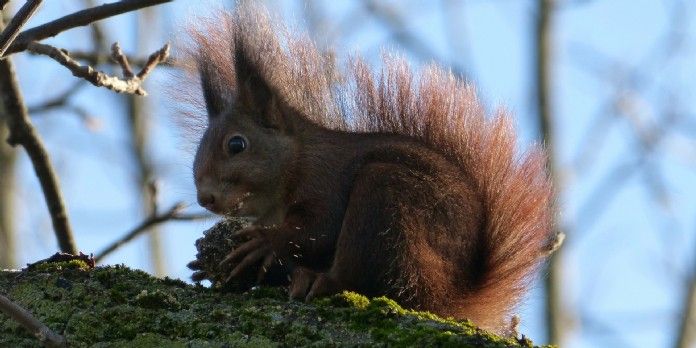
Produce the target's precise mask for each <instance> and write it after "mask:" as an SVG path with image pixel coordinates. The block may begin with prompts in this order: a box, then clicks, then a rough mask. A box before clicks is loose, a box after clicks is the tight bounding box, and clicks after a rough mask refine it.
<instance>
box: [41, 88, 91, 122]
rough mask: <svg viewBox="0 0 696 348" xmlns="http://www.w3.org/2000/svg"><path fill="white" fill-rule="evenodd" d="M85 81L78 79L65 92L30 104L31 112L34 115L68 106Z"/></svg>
mask: <svg viewBox="0 0 696 348" xmlns="http://www.w3.org/2000/svg"><path fill="white" fill-rule="evenodd" d="M85 82H86V81H85V80H77V81H76V82H75V83H73V84H72V85H71V86H70V87H69V88H67V89H66V90H65V91H64V92H62V93H60V94H59V95H57V96H55V97H53V98H50V99H46V100H45V101H43V102H42V103H41V104H37V105H34V106H29V114H30V115H32V116H34V114H36V113H42V112H46V111H49V110H53V109H56V108H60V107H64V106H66V105H67V104H68V102H69V101H70V98H72V96H74V95H75V93H77V92H78V91H79V90H80V88H81V87H82V86H84V85H85Z"/></svg>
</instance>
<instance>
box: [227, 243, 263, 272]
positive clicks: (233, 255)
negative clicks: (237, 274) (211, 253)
mask: <svg viewBox="0 0 696 348" xmlns="http://www.w3.org/2000/svg"><path fill="white" fill-rule="evenodd" d="M262 244H263V240H261V239H252V240H250V241H248V242H245V243H244V244H242V245H240V246H238V247H236V248H234V249H232V251H230V253H229V254H227V256H225V258H224V259H222V261H220V266H224V265H225V264H227V263H229V262H230V261H232V260H235V259H237V258H239V257H241V256H242V255H244V254H248V253H249V252H251V251H252V250H254V249H258V248H259V247H260V246H261V245H262Z"/></svg>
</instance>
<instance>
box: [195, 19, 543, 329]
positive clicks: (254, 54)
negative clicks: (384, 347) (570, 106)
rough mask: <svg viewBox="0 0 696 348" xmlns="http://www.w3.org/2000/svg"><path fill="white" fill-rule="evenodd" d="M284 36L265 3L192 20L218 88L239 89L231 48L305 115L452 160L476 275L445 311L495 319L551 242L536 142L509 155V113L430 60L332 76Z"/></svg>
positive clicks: (359, 65) (481, 320) (396, 61)
mask: <svg viewBox="0 0 696 348" xmlns="http://www.w3.org/2000/svg"><path fill="white" fill-rule="evenodd" d="M286 33H287V31H286V30H285V29H283V28H281V27H278V26H276V25H274V24H273V21H271V20H270V19H269V18H268V14H266V13H265V12H264V11H262V10H259V9H257V8H253V7H245V6H243V7H242V8H241V9H238V10H237V12H236V13H233V14H220V15H218V17H216V18H213V19H211V20H210V21H209V22H208V24H207V25H204V26H203V28H194V29H193V30H192V36H193V38H194V47H193V48H192V50H191V53H192V57H193V58H194V61H195V62H197V64H201V62H205V64H207V65H210V66H211V67H212V69H214V70H215V71H216V72H217V74H216V75H215V78H216V79H218V81H217V82H216V83H217V84H218V85H219V86H220V89H221V90H224V92H226V91H227V90H228V89H230V88H231V89H232V90H234V89H235V88H238V87H237V86H236V84H237V79H236V76H235V70H236V69H235V55H234V54H232V52H240V51H241V52H243V53H244V56H245V57H246V58H247V59H249V60H250V61H251V63H252V64H253V65H254V66H256V67H257V68H258V70H259V73H260V74H262V75H263V78H264V79H265V80H266V81H267V82H268V83H269V84H270V85H271V86H272V87H273V89H274V91H276V92H277V93H278V94H279V95H280V96H282V98H283V100H284V101H285V102H286V103H287V104H289V105H290V106H291V107H292V108H294V109H296V110H297V111H298V114H301V115H304V116H303V117H305V118H306V121H309V122H310V123H312V124H314V125H317V126H319V127H324V128H326V129H332V130H340V131H345V132H360V133H362V132H367V133H379V134H397V135H402V136H407V137H409V138H410V139H414V140H415V141H416V142H417V143H418V144H422V145H423V146H424V147H425V148H427V149H429V150H428V151H434V152H436V153H437V154H438V155H439V156H441V157H442V158H443V159H445V160H446V161H448V162H449V163H450V164H451V165H452V168H456V170H458V171H459V173H460V176H459V178H458V180H460V184H458V185H457V183H456V181H455V182H453V183H452V184H453V185H455V186H454V187H453V189H460V188H461V189H462V190H463V191H466V193H465V194H464V195H465V196H467V197H470V198H471V199H472V200H476V202H475V204H473V206H475V207H476V208H475V209H476V210H477V211H478V212H479V213H480V214H478V213H477V214H475V216H476V217H477V219H478V221H477V222H478V224H477V225H478V226H479V228H478V230H477V231H475V233H474V232H472V234H471V235H472V236H475V238H474V239H473V240H475V246H473V247H471V248H467V251H464V249H463V250H462V252H466V253H467V255H466V262H465V263H464V264H466V266H467V267H473V268H474V269H473V270H467V271H466V273H467V274H475V276H471V277H469V278H467V281H466V283H465V284H460V285H461V286H460V287H461V289H459V291H457V294H456V295H460V296H456V297H455V298H452V299H448V300H447V301H446V302H443V303H447V304H448V308H447V309H446V311H445V310H444V308H443V311H444V312H446V313H445V314H447V315H452V316H455V317H467V318H475V320H476V322H477V323H478V324H480V325H483V326H487V327H499V325H500V324H501V322H500V321H501V319H502V318H504V317H505V316H506V315H507V314H508V312H509V311H510V310H511V308H512V307H513V306H514V305H515V303H516V302H517V301H518V300H519V299H520V297H521V296H522V294H523V291H524V290H525V288H526V286H527V285H528V282H529V281H530V277H531V276H532V275H533V274H534V271H535V270H537V268H538V266H539V265H540V263H541V262H542V261H543V258H544V254H545V252H544V251H545V248H546V246H547V244H548V242H549V239H550V230H551V229H550V221H551V219H550V214H551V209H550V206H551V196H552V195H551V186H550V181H549V178H548V176H547V172H546V170H545V156H544V153H543V151H542V149H541V148H539V147H537V146H532V147H531V148H530V149H528V150H527V151H526V152H523V153H518V152H517V151H516V150H515V145H516V137H515V134H514V131H513V126H512V124H511V118H510V117H509V115H507V114H506V113H505V112H503V111H500V112H498V113H496V114H495V115H493V116H492V117H487V116H486V112H485V110H484V108H483V106H482V105H481V103H480V101H479V100H478V98H477V96H476V93H475V90H474V88H473V87H472V86H470V85H468V84H467V83H465V82H463V81H461V80H460V79H458V78H457V77H455V76H454V75H453V74H452V73H451V72H448V71H446V70H443V69H441V68H438V67H436V66H433V65H431V66H427V67H426V68H424V69H423V70H422V71H420V72H418V73H414V71H413V70H412V69H411V68H410V67H409V65H408V64H407V63H406V62H405V61H404V60H403V59H400V58H393V57H390V56H386V55H385V59H384V61H383V65H382V67H381V71H380V72H379V73H374V72H373V71H372V70H371V69H370V68H369V67H368V66H367V64H365V63H364V62H363V61H362V60H361V59H360V58H353V59H352V61H351V62H350V64H347V68H346V69H344V70H345V73H338V70H340V69H337V68H336V65H337V64H336V63H335V61H334V60H333V58H332V56H331V55H327V54H323V53H321V52H320V51H319V50H318V49H316V48H315V47H314V46H313V44H312V43H311V42H310V41H309V40H306V39H301V38H300V39H298V38H295V37H293V36H291V35H287V34H286ZM443 182H444V181H443ZM462 187H463V188H462ZM441 189H442V190H446V188H444V187H443V188H441ZM448 227H449V228H450V229H453V230H456V229H457V228H459V227H460V226H455V225H452V224H450V226H448ZM453 252H454V251H453ZM416 256H417V255H416ZM424 257H427V256H424ZM414 264H417V262H416V263H414ZM421 264H425V263H421ZM414 267H416V266H414ZM416 271H418V272H428V271H429V270H428V269H420V270H416ZM455 283H456V282H455ZM403 285H404V286H406V287H408V286H409V284H407V282H406V283H404V284H403ZM440 295H443V296H446V294H440ZM443 311H441V312H443Z"/></svg>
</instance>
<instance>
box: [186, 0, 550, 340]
mask: <svg viewBox="0 0 696 348" xmlns="http://www.w3.org/2000/svg"><path fill="white" fill-rule="evenodd" d="M285 33H286V31H285V30H284V29H282V28H280V27H277V26H274V25H273V24H272V21H271V20H269V18H268V15H267V14H266V13H265V12H264V11H263V10H259V9H255V8H251V7H243V8H241V9H239V10H238V11H237V13H235V14H221V15H219V16H218V17H215V18H214V19H212V20H210V21H209V22H208V24H207V25H204V26H203V27H202V28H198V29H194V30H193V31H192V37H193V45H194V48H193V49H192V50H191V53H192V55H191V57H192V58H193V59H192V63H193V64H192V65H191V66H192V68H193V70H195V69H198V70H200V69H210V71H214V72H215V74H213V75H214V78H213V79H214V81H209V82H210V83H208V84H205V86H204V90H205V91H206V93H208V94H211V93H212V94H213V95H214V96H217V97H218V98H222V99H224V100H223V101H221V104H224V105H225V106H226V107H228V109H225V110H226V111H224V112H222V113H223V114H224V115H223V116H220V117H222V119H220V117H218V119H215V118H214V117H213V116H211V121H210V125H209V129H208V132H207V133H206V135H205V136H204V139H203V141H202V143H201V147H200V148H199V150H198V155H197V160H196V180H197V185H199V194H200V192H201V190H205V189H203V188H201V185H202V184H200V183H201V180H204V179H209V180H211V182H212V183H213V184H211V185H212V186H211V188H209V191H212V192H214V193H215V194H219V195H222V196H224V195H232V193H227V194H222V193H221V192H222V191H220V190H222V188H225V189H228V188H229V187H227V186H224V184H222V183H221V180H222V179H221V178H219V177H220V176H224V175H229V173H230V172H231V171H235V170H237V169H231V168H237V167H234V166H238V165H242V164H244V165H247V167H245V168H246V169H244V171H245V172H246V171H254V170H258V171H256V172H255V175H254V180H260V181H261V182H264V180H266V182H268V183H274V185H276V183H277V182H278V181H282V183H278V184H277V187H278V189H277V190H278V191H282V194H280V193H278V195H277V196H273V197H271V196H268V195H265V196H264V194H261V195H260V196H255V197H262V198H258V202H252V203H250V205H251V206H252V208H254V207H256V206H263V207H272V208H264V209H262V210H263V213H264V214H266V215H264V216H267V215H268V216H270V215H273V216H274V218H260V220H261V222H259V223H260V224H266V225H271V224H276V225H278V226H274V227H272V228H273V229H275V230H274V231H275V232H273V234H269V233H267V234H265V235H264V237H263V238H265V239H263V240H264V241H265V244H268V245H271V247H269V248H271V249H272V252H273V253H275V254H274V255H275V256H277V257H278V258H280V259H289V261H294V264H295V266H296V267H297V269H298V271H296V272H295V273H294V275H295V276H296V279H294V280H293V284H291V293H296V294H302V296H304V294H305V293H306V292H309V295H310V296H311V295H313V294H315V295H321V294H328V293H331V292H335V291H338V290H341V289H344V288H348V289H353V290H358V291H361V292H364V293H366V294H368V295H379V294H387V295H389V296H392V297H394V298H396V299H397V300H399V301H401V302H402V303H403V304H405V305H407V306H411V307H415V308H419V309H425V310H430V311H433V312H435V313H438V314H440V315H444V316H453V317H457V318H470V319H472V320H473V321H474V322H476V323H477V324H479V325H481V326H484V327H488V328H493V329H500V328H501V327H502V325H503V322H504V321H505V320H506V318H507V315H508V314H509V311H510V310H511V308H512V307H513V306H514V305H515V303H516V302H517V301H518V300H519V299H520V297H521V296H522V294H523V291H524V290H525V287H526V286H527V285H528V282H529V280H530V276H531V275H532V274H533V272H534V271H535V270H536V268H537V266H538V265H539V264H540V262H541V261H542V259H543V256H542V255H543V252H542V251H543V249H544V248H545V246H546V244H547V242H548V239H549V233H550V228H549V227H550V226H549V222H550V218H549V214H550V197H551V189H550V184H549V180H548V178H547V174H546V171H545V168H544V165H545V157H544V155H543V152H542V151H541V149H539V148H536V147H535V148H532V149H531V150H529V151H527V152H526V153H524V154H523V155H519V156H518V154H516V152H515V141H516V140H515V135H514V133H513V129H512V125H511V122H510V118H509V117H508V116H507V115H506V114H505V113H503V112H500V113H498V114H497V115H495V117H493V118H490V119H487V118H486V116H485V112H484V110H483V107H482V106H481V104H480V102H479V101H478V99H477V97H476V95H475V92H474V89H473V88H472V87H471V86H469V85H467V84H465V83H464V82H462V81H460V80H458V79H456V78H455V77H454V76H452V74H451V73H448V72H446V71H444V70H442V69H439V68H437V67H435V66H429V67H427V68H425V69H424V71H422V72H421V73H420V74H414V73H413V72H412V70H411V69H410V68H409V66H408V65H407V64H406V63H405V62H404V61H403V60H401V59H397V58H391V57H386V58H385V60H384V65H383V68H382V71H381V73H379V74H375V73H372V72H371V71H370V69H369V67H368V66H367V65H366V64H365V63H363V62H362V61H361V60H360V59H359V58H356V59H354V60H353V62H352V63H351V64H350V67H349V69H348V73H347V74H345V76H341V77H340V76H339V75H338V74H337V73H336V71H335V69H334V63H333V61H332V60H331V59H329V58H327V57H326V56H325V55H322V54H321V53H319V51H318V50H317V49H316V48H315V47H314V46H313V45H312V44H311V43H310V42H309V41H308V40H303V39H295V38H293V37H291V36H289V35H286V34H285ZM235 52H236V54H235ZM240 54H241V55H240ZM235 57H237V58H239V57H243V58H244V59H245V60H246V61H242V62H240V61H238V60H237V59H235ZM240 66H241V68H243V69H242V70H240ZM244 69H248V70H249V69H250V70H252V73H250V75H249V77H245V79H246V80H244V81H247V82H248V81H251V82H249V83H248V84H245V83H244V81H242V82H240V76H237V75H238V74H239V72H240V71H241V72H244V71H246V70H244ZM205 74H206V73H205V71H204V75H205ZM209 75H210V74H209ZM209 78H210V77H209ZM258 83H261V87H260V88H261V89H260V90H263V91H266V92H268V93H270V95H272V97H271V99H262V100H263V101H264V104H263V105H256V104H255V103H254V101H255V100H259V99H258V98H260V97H258V94H255V93H256V92H258V91H259V88H256V87H253V86H256V85H255V84H258ZM247 85H252V87H249V86H247ZM266 92H264V93H266ZM255 98H256V99H255ZM245 105H248V107H247V106H245ZM229 107H231V109H229ZM230 110H231V111H230ZM256 114H261V115H262V116H261V118H269V119H271V120H275V119H277V118H280V121H279V122H280V127H279V129H280V130H281V131H279V133H277V134H279V135H278V136H277V137H281V136H282V139H284V140H283V141H285V139H286V138H287V139H286V140H287V143H285V142H284V143H282V144H286V145H287V146H289V148H290V149H289V150H287V156H288V158H289V159H287V160H285V159H282V158H279V159H278V160H277V162H278V163H279V164H277V165H276V164H274V165H275V166H276V167H267V166H261V167H259V166H257V164H258V163H256V156H257V154H252V153H251V152H250V153H249V154H248V155H249V156H250V157H248V158H247V157H241V156H238V157H236V158H235V159H234V161H237V162H236V163H233V159H232V158H230V156H227V157H225V155H224V154H219V153H217V152H216V150H215V149H217V146H219V145H218V143H219V142H220V141H224V139H225V138H224V137H225V136H227V135H225V134H227V133H230V132H233V131H234V132H238V131H239V129H247V128H249V127H252V129H253V127H256V126H249V125H250V124H253V122H255V121H253V120H252V121H249V120H247V119H246V118H245V117H249V115H256ZM231 120H234V121H231ZM229 122H233V123H234V122H241V123H240V124H241V125H240V126H239V127H242V128H238V126H234V127H232V128H234V129H235V130H229V131H227V130H224V129H222V128H220V127H223V126H224V127H228V126H227V125H228V124H229ZM264 122H265V121H264ZM230 127H231V126H230ZM235 127H237V128H235ZM226 132H227V133H226ZM218 133H219V134H218ZM273 134H276V133H273ZM219 139H223V140H219ZM270 139H272V140H274V141H275V139H276V138H270ZM279 139H280V138H279ZM261 145H263V146H269V147H270V148H274V147H273V146H276V145H273V144H270V145H268V144H265V143H263V144H260V145H259V146H261ZM286 145H278V146H280V147H277V148H278V149H280V148H282V149H283V151H285V147H286ZM252 146H253V145H252ZM283 153H285V152H283ZM278 156H280V155H278ZM275 171H282V175H280V177H281V179H278V174H279V173H274V172H275ZM242 174H244V173H242ZM216 177H217V179H211V178H216ZM245 180H247V179H245V178H244V177H243V175H242V178H241V179H238V186H239V187H243V188H244V189H247V188H249V187H252V186H253V185H255V184H253V183H251V181H249V182H248V183H247V181H245ZM249 180H251V179H249ZM216 185H217V186H216ZM245 185H246V186H245ZM228 186H229V185H228ZM235 187H236V186H235ZM254 187H255V186H254ZM273 187H276V186H273ZM249 190H250V191H249V192H255V191H254V189H251V188H249ZM206 192H207V191H206ZM230 192H231V191H230ZM234 192H237V191H234ZM234 195H238V193H234ZM223 198H225V197H223ZM223 198H220V197H218V201H220V199H223ZM220 204H223V203H220ZM229 209H231V208H230V207H229V206H228V205H223V206H219V207H216V210H217V211H218V212H223V213H227V212H231V211H230V210H229ZM250 209H251V208H250ZM259 209H260V208H259ZM271 212H272V214H271ZM255 214H257V213H255ZM258 214H260V213H258ZM264 219H265V220H264ZM274 219H275V220H274ZM319 220H321V221H322V222H321V223H320V222H317V221H319ZM267 229H268V228H267ZM296 230H297V231H296ZM255 233H258V231H257V232H255ZM259 236H260V234H259ZM259 238H261V237H259ZM289 242H292V243H295V244H296V245H297V249H298V250H299V252H298V251H297V250H294V249H293V250H289V249H292V248H291V247H289V246H288V243H289ZM295 244H293V245H295ZM259 248H261V247H259ZM296 252H298V253H301V255H300V256H299V257H297V258H294V259H293V257H292V254H293V253H296ZM258 254H259V255H261V254H262V253H261V252H259V253H258ZM264 255H265V254H264ZM234 256H235V257H237V256H240V255H236V254H235V255H234ZM242 256H243V255H241V256H240V257H242ZM259 257H262V256H259ZM303 272H305V273H307V274H310V275H309V276H304V275H301V274H305V273H303ZM312 284H314V285H312Z"/></svg>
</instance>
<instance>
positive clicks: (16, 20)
mask: <svg viewBox="0 0 696 348" xmlns="http://www.w3.org/2000/svg"><path fill="white" fill-rule="evenodd" d="M42 2H43V0H28V1H27V2H25V3H24V6H22V8H20V9H19V11H18V12H17V14H16V15H15V16H14V17H13V18H12V20H11V21H10V23H8V24H7V26H6V27H5V30H3V31H2V33H0V58H2V56H3V55H4V54H5V51H7V49H8V48H9V47H10V45H11V44H12V42H14V40H15V38H16V37H17V35H18V34H19V30H20V29H22V27H23V26H24V24H26V23H27V21H29V18H31V16H32V15H34V13H35V12H36V10H38V9H39V6H41V3H42ZM3 6H4V4H3ZM0 7H1V6H0Z"/></svg>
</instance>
